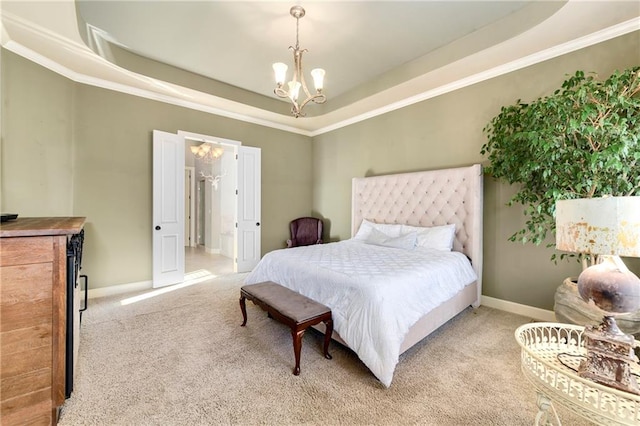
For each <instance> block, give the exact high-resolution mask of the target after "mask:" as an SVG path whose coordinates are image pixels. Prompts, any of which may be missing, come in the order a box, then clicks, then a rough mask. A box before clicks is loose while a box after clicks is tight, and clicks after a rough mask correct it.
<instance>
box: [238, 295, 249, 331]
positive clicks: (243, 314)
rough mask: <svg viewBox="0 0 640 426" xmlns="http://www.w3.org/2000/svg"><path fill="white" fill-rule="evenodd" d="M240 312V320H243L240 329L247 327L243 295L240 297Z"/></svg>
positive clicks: (245, 305)
mask: <svg viewBox="0 0 640 426" xmlns="http://www.w3.org/2000/svg"><path fill="white" fill-rule="evenodd" d="M240 310H241V311H242V318H243V319H244V320H243V321H242V327H244V326H245V325H247V304H246V302H245V297H244V295H241V296H240Z"/></svg>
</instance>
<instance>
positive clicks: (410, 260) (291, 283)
mask: <svg viewBox="0 0 640 426" xmlns="http://www.w3.org/2000/svg"><path fill="white" fill-rule="evenodd" d="M476 279H477V276H476V273H475V271H474V270H473V268H472V267H471V264H470V262H469V260H468V258H467V257H466V256H465V255H464V254H462V253H459V252H455V251H441V250H434V249H427V248H421V247H417V248H415V249H412V250H405V249H400V248H391V247H385V246H378V245H373V244H367V243H363V242H360V241H356V240H346V241H341V242H337V243H329V244H319V245H313V246H305V247H295V248H288V249H282V250H275V251H272V252H269V253H267V254H266V255H265V256H264V257H263V258H262V260H261V261H260V262H259V264H258V265H257V266H256V268H255V269H254V270H253V271H252V272H251V273H250V274H249V275H248V276H247V277H246V279H245V284H254V283H258V282H263V281H273V282H276V283H278V284H281V285H283V286H285V287H288V288H290V289H292V290H295V291H297V292H299V293H301V294H303V295H305V296H307V297H309V298H311V299H313V300H316V301H318V302H320V303H323V304H325V305H327V306H328V307H330V308H331V310H332V314H333V322H334V330H335V331H336V332H337V333H338V334H339V335H340V336H341V337H342V339H343V340H344V341H345V342H346V343H347V345H349V347H350V348H351V349H352V350H353V351H354V352H356V354H357V355H358V357H359V358H360V359H361V360H362V362H363V363H364V364H365V365H366V366H367V367H368V368H369V370H371V372H372V373H373V374H374V375H375V376H376V377H377V378H378V379H379V380H380V382H381V383H382V384H383V385H385V386H387V387H388V386H390V385H391V381H392V378H393V372H394V370H395V367H396V364H397V363H398V358H399V355H400V346H401V344H402V341H403V340H404V337H405V335H406V334H407V332H408V330H409V328H410V327H411V326H412V325H413V324H414V323H415V322H416V321H418V319H420V318H421V317H422V316H424V315H425V314H427V313H429V312H430V311H431V310H432V309H434V308H436V307H437V306H439V305H440V304H442V303H443V302H445V301H447V300H449V299H450V298H451V297H453V296H454V295H456V293H458V292H459V291H461V290H462V289H463V288H464V287H465V286H467V285H469V284H471V283H472V282H474V281H475V280H476Z"/></svg>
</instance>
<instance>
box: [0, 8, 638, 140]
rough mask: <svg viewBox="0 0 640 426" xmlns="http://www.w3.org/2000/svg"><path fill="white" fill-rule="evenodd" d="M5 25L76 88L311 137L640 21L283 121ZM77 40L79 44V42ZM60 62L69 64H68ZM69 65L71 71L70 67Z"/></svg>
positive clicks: (32, 55)
mask: <svg viewBox="0 0 640 426" xmlns="http://www.w3.org/2000/svg"><path fill="white" fill-rule="evenodd" d="M2 24H3V26H4V28H3V38H4V40H3V47H5V48H6V49H7V50H9V51H11V52H13V53H15V54H17V55H20V56H22V57H24V58H26V59H28V60H30V61H32V62H35V63H37V64H39V65H41V66H43V67H45V68H47V69H49V70H51V71H53V72H55V73H57V74H60V75H62V76H64V77H66V78H68V79H70V80H72V81H74V82H77V83H81V84H86V85H90V86H95V87H100V88H104V89H107V90H113V91H117V92H121V93H126V94H130V95H133V96H138V97H142V98H146V99H150V100H155V101H159V102H164V103H168V104H172V105H176V106H180V107H184V108H189V109H193V110H197V111H201V112H205V113H209V114H214V115H218V116H221V117H226V118H231V119H234V120H239V121H243V122H247V123H252V124H257V125H260V126H265V127H270V128H274V129H278V130H282V131H285V132H290V133H296V134H300V135H303V136H308V137H314V136H317V135H321V134H324V133H328V132H331V131H333V130H337V129H340V128H342V127H346V126H349V125H352V124H355V123H358V122H361V121H364V120H367V119H369V118H373V117H376V116H379V115H382V114H386V113H388V112H391V111H395V110H397V109H401V108H404V107H407V106H410V105H413V104H416V103H419V102H422V101H425V100H428V99H431V98H433V97H436V96H439V95H442V94H445V93H449V92H452V91H455V90H458V89H461V88H464V87H467V86H470V85H473V84H476V83H479V82H482V81H485V80H489V79H492V78H495V77H498V76H500V75H504V74H507V73H510V72H513V71H516V70H519V69H522V68H525V67H528V66H531V65H534V64H537V63H540V62H543V61H546V60H549V59H552V58H555V57H558V56H561V55H565V54H567V53H571V52H573V51H576V50H579V49H583V48H585V47H588V46H591V45H594V44H598V43H601V42H604V41H607V40H610V39H612V38H615V37H619V36H622V35H624V34H628V33H631V32H634V31H639V30H640V17H635V18H633V19H629V20H627V21H625V22H622V23H619V24H616V25H613V26H610V27H607V28H604V29H602V30H599V31H595V32H593V33H590V34H587V35H584V36H581V37H576V38H574V39H571V40H569V41H566V42H563V43H559V44H557V45H553V46H550V47H548V48H544V49H542V50H540V51H537V52H534V53H531V54H528V55H525V56H523V57H520V58H517V59H513V60H510V61H506V62H504V63H502V64H500V65H497V66H495V67H491V68H489V69H484V70H482V69H480V70H477V71H470V73H468V75H464V76H461V77H460V78H454V79H452V80H450V81H447V82H443V83H442V84H436V85H435V86H434V87H430V88H428V89H426V90H420V89H419V88H420V87H425V86H428V84H425V82H427V81H429V78H430V77H431V76H430V74H433V73H439V74H440V75H442V74H446V73H450V74H451V75H456V74H460V72H456V70H459V69H460V68H461V67H462V69H465V70H466V69H467V68H464V67H468V69H470V70H473V67H472V66H470V65H471V64H473V63H474V61H475V62H476V63H482V61H481V60H480V59H482V58H485V57H486V56H487V55H491V54H492V53H494V52H496V51H499V50H500V49H502V50H503V51H504V50H505V49H512V50H515V51H517V50H516V49H517V48H518V43H521V42H522V39H521V38H522V37H516V38H514V39H511V40H507V41H506V42H504V43H501V45H498V46H494V47H491V48H489V49H486V50H484V51H481V52H478V53H476V54H474V55H471V56H469V57H467V58H464V59H463V60H461V61H457V62H456V63H453V64H449V65H447V66H445V67H442V68H440V69H438V70H435V71H434V72H433V73H428V74H425V75H424V76H421V77H417V78H414V79H412V80H410V81H408V82H405V83H403V84H400V85H398V86H396V87H394V88H391V89H388V90H386V91H385V93H381V94H378V95H373V96H371V97H369V98H367V99H363V100H362V101H359V102H357V103H356V104H354V105H353V106H348V107H344V108H341V109H340V110H336V111H332V112H330V113H327V114H325V115H321V116H315V117H309V118H304V119H295V118H293V117H289V116H283V115H282V114H277V113H274V112H271V111H266V110H263V109H259V108H256V107H252V106H248V105H243V104H241V103H238V102H234V101H233V100H229V99H223V98H220V97H217V96H214V95H211V94H207V93H203V92H199V91H196V90H193V89H189V88H185V87H182V86H178V85H175V84H172V83H169V82H165V81H161V80H158V79H154V78H151V77H147V76H143V75H140V74H136V73H134V72H132V71H129V70H126V69H124V68H121V67H118V66H116V65H114V64H112V63H111V62H108V61H107V60H105V59H103V58H102V57H100V56H99V55H97V54H96V53H94V52H93V51H92V50H90V49H89V48H88V47H87V46H85V45H84V44H83V43H81V42H79V41H74V40H70V39H68V38H66V37H63V36H60V35H59V34H56V33H54V32H52V31H50V30H48V29H46V28H42V27H40V26H38V25H35V24H32V23H31V22H29V21H26V20H24V19H22V18H21V17H19V16H15V15H13V14H11V13H8V12H6V11H3V13H2ZM528 37H531V34H529V35H528ZM78 40H80V37H79V36H78ZM525 41H526V38H525ZM498 56H499V55H498ZM65 61H67V62H66V63H65ZM70 64H71V65H70ZM79 64H80V65H79ZM72 65H75V66H74V67H73V69H72ZM79 70H82V71H79ZM432 85H433V83H432ZM412 86H415V87H418V89H417V90H418V91H419V93H417V94H412V95H408V96H403V97H402V96H401V97H400V98H399V99H398V100H395V101H391V102H388V103H386V104H384V105H383V106H379V107H376V106H375V104H376V103H378V104H380V103H384V99H393V98H394V97H395V98H398V95H397V94H395V92H396V91H397V93H401V92H402V93H415V89H414V90H411V89H412ZM368 104H369V105H368ZM345 117H346V118H345Z"/></svg>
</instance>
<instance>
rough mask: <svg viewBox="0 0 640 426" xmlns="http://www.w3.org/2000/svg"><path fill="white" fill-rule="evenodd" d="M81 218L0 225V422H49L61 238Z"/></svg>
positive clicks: (59, 382) (57, 359) (58, 332)
mask: <svg viewBox="0 0 640 426" xmlns="http://www.w3.org/2000/svg"><path fill="white" fill-rule="evenodd" d="M84 222H85V218H84V217H46V218H18V219H17V220H13V221H9V222H4V223H2V224H0V424H2V426H9V425H25V424H29V425H36V424H37V425H40V424H43V425H47V424H55V423H56V422H57V413H58V408H59V407H60V406H61V405H62V404H63V403H64V400H65V356H66V344H65V336H66V331H65V328H66V305H67V299H66V292H67V290H66V286H67V284H66V276H67V270H66V267H67V262H66V256H67V254H66V253H67V238H68V237H69V236H71V235H73V234H77V233H79V232H80V231H81V229H82V227H83V226H84Z"/></svg>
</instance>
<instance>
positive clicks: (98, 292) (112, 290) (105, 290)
mask: <svg viewBox="0 0 640 426" xmlns="http://www.w3.org/2000/svg"><path fill="white" fill-rule="evenodd" d="M150 288H153V282H152V281H140V282H137V283H128V284H118V285H112V286H109V287H99V288H90V289H89V294H88V295H87V297H88V298H89V299H95V298H97V297H106V296H115V295H117V294H124V293H130V292H133V291H142V290H148V289H150Z"/></svg>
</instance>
